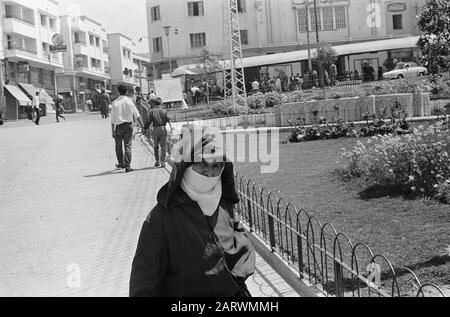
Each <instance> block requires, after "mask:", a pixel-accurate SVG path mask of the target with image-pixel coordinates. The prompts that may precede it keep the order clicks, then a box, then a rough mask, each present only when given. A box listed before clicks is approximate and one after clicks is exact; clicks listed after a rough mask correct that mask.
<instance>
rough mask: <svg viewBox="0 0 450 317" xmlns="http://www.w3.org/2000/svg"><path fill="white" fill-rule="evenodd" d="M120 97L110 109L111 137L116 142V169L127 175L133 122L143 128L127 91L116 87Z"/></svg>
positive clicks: (129, 167) (123, 87) (129, 170)
mask: <svg viewBox="0 0 450 317" xmlns="http://www.w3.org/2000/svg"><path fill="white" fill-rule="evenodd" d="M118 90H119V93H120V97H119V98H117V99H116V100H115V101H114V102H113V104H112V109H111V126H112V136H113V138H114V140H115V141H116V156H117V161H118V164H117V165H116V167H117V168H120V169H125V171H126V172H127V173H129V172H132V171H133V169H132V168H131V159H132V143H133V122H136V121H137V122H138V123H139V125H140V126H141V128H142V127H143V126H144V124H143V122H142V119H141V115H140V114H139V112H138V110H137V109H136V106H135V104H134V102H133V100H131V99H130V98H128V97H127V96H126V94H127V92H128V89H127V87H125V86H122V85H120V86H119V87H118ZM124 148H125V155H124V153H123V152H124V151H123V150H124Z"/></svg>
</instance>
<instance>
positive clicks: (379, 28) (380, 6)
mask: <svg viewBox="0 0 450 317" xmlns="http://www.w3.org/2000/svg"><path fill="white" fill-rule="evenodd" d="M424 2H425V0H395V1H390V0H317V10H314V5H313V4H314V1H313V0H238V12H239V16H240V28H241V42H242V45H243V54H244V57H253V56H261V55H271V54H279V53H286V52H292V51H301V50H306V49H307V47H308V43H310V44H312V45H315V44H316V43H317V36H316V16H317V21H318V22H317V26H318V38H319V41H321V42H322V41H323V42H328V43H330V44H331V45H333V46H335V45H344V44H353V43H361V42H367V41H377V40H385V39H391V38H404V37H411V36H414V35H417V34H419V30H418V28H417V15H418V14H420V9H421V7H422V6H423V4H424ZM222 3H223V1H222V0H208V1H186V0H172V1H163V0H147V16H148V33H149V46H150V48H149V49H150V52H151V57H152V58H151V60H152V64H153V68H154V75H155V77H161V75H162V74H164V73H167V72H168V69H169V60H170V59H172V60H173V63H174V64H175V67H173V69H175V68H176V67H179V66H182V65H187V64H191V63H195V62H196V60H197V59H198V56H199V54H200V52H201V51H202V49H207V50H208V51H209V52H210V53H212V54H214V55H217V56H219V57H220V56H222V57H223V58H224V59H226V58H229V57H228V56H227V55H228V54H227V51H226V49H225V48H226V47H227V46H226V43H224V41H223V34H224V18H223V10H222ZM316 12H317V15H316ZM165 26H170V30H171V32H170V33H169V35H168V36H167V33H166V32H165V29H164V27H165ZM366 46H367V47H368V49H370V48H369V47H370V45H366ZM363 53H367V54H362V53H360V52H358V54H355V55H354V56H353V55H352V56H351V59H350V60H348V58H345V59H342V60H341V61H340V65H339V66H340V68H342V69H346V70H355V69H360V68H361V65H362V64H364V63H366V62H374V66H380V65H382V64H383V63H384V62H385V60H386V59H388V58H394V59H395V58H397V57H398V58H415V57H417V56H414V54H415V53H414V52H413V49H412V48H411V47H410V48H407V49H404V50H398V51H397V52H388V51H383V52H376V53H375V54H372V53H373V52H372V51H370V50H368V51H367V52H363ZM388 55H389V56H388ZM355 60H358V61H357V62H355ZM375 61H377V62H376V63H375ZM375 64H376V65H375ZM307 67H308V63H307V61H305V60H303V61H301V62H300V63H295V65H292V64H290V65H286V69H287V71H290V72H292V73H297V72H298V73H301V72H302V71H303V70H304V69H305V68H307Z"/></svg>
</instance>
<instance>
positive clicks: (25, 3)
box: [0, 0, 63, 119]
mask: <svg viewBox="0 0 450 317" xmlns="http://www.w3.org/2000/svg"><path fill="white" fill-rule="evenodd" d="M57 7H58V2H56V1H53V0H1V1H0V16H1V26H0V29H1V32H0V40H1V44H2V45H1V52H0V58H1V67H0V69H1V70H2V76H1V77H2V78H1V79H2V80H1V85H2V87H1V89H2V92H3V94H4V97H5V98H4V103H5V104H6V107H5V106H4V108H6V115H4V116H5V117H6V118H8V119H18V118H23V117H24V116H25V112H24V107H23V106H25V105H26V103H27V102H28V100H29V99H30V98H32V97H33V96H34V95H35V93H36V91H38V90H39V91H41V103H42V107H43V111H44V112H46V110H47V109H48V110H50V109H51V105H52V103H53V101H52V98H51V97H50V96H54V95H55V93H56V78H55V72H56V71H57V70H60V69H62V68H63V64H62V57H61V53H51V52H50V45H52V38H53V36H54V35H55V34H58V33H59V32H60V23H59V17H58V8H57ZM27 98H28V99H27ZM45 106H47V107H45Z"/></svg>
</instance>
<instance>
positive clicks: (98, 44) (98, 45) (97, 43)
mask: <svg viewBox="0 0 450 317" xmlns="http://www.w3.org/2000/svg"><path fill="white" fill-rule="evenodd" d="M95 46H97V47H100V39H99V38H98V37H96V38H95Z"/></svg>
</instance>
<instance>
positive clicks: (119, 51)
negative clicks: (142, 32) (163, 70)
mask: <svg viewBox="0 0 450 317" xmlns="http://www.w3.org/2000/svg"><path fill="white" fill-rule="evenodd" d="M108 43H109V60H110V65H111V70H110V75H111V86H112V94H113V96H117V95H118V92H117V87H118V86H119V85H125V86H127V87H128V88H129V90H130V92H131V91H132V90H133V89H134V87H135V85H136V82H135V75H136V74H135V64H134V61H133V55H134V52H135V50H136V44H135V43H134V42H133V40H132V39H131V38H129V37H128V36H125V35H123V34H120V33H114V34H108Z"/></svg>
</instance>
